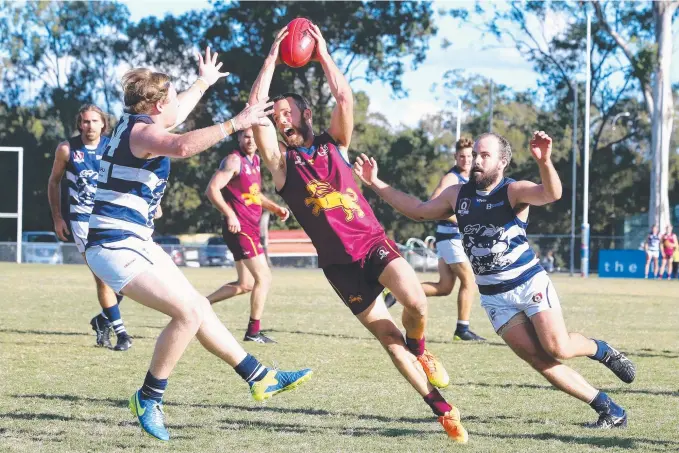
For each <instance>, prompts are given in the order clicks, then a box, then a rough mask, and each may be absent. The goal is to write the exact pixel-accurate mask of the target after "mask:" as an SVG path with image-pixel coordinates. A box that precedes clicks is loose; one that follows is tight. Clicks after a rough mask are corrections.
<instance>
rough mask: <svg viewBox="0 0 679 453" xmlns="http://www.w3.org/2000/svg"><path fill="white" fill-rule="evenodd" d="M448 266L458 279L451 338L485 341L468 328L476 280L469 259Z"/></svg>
mask: <svg viewBox="0 0 679 453" xmlns="http://www.w3.org/2000/svg"><path fill="white" fill-rule="evenodd" d="M449 268H450V270H451V272H452V273H453V275H455V277H456V278H457V279H459V280H460V289H459V290H458V292H457V326H456V328H455V334H454V335H453V338H454V339H455V340H463V341H485V340H486V339H485V338H483V337H481V336H479V335H477V334H475V333H474V332H472V331H471V330H470V329H469V319H470V318H471V314H472V303H474V294H475V293H476V281H475V279H474V271H473V270H472V266H471V264H469V261H463V262H461V263H453V264H450V265H449Z"/></svg>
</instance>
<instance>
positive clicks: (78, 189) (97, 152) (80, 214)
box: [66, 135, 109, 222]
mask: <svg viewBox="0 0 679 453" xmlns="http://www.w3.org/2000/svg"><path fill="white" fill-rule="evenodd" d="M108 142H109V138H108V137H101V139H100V140H99V145H97V147H96V148H94V149H90V148H87V147H86V146H85V144H84V143H83V140H82V137H81V136H80V135H78V136H77V137H71V138H69V139H68V147H69V156H68V163H67V164H66V185H67V186H68V201H69V203H68V204H69V207H68V220H70V221H73V222H87V221H88V220H90V214H91V213H92V208H93V207H94V194H95V193H96V191H97V175H98V174H99V160H100V159H101V155H102V154H103V152H104V150H105V149H106V145H107V144H108Z"/></svg>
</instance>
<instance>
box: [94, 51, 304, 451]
mask: <svg viewBox="0 0 679 453" xmlns="http://www.w3.org/2000/svg"><path fill="white" fill-rule="evenodd" d="M221 65H222V64H221V63H217V54H216V53H215V54H213V55H211V54H210V48H209V47H208V49H207V50H206V52H205V59H204V60H203V58H202V56H201V57H200V58H199V73H200V77H199V78H198V80H196V82H195V83H194V84H193V85H192V86H191V87H190V88H189V89H188V90H186V91H184V92H183V93H181V94H177V91H176V90H175V88H174V86H173V85H172V81H171V79H170V77H169V76H168V75H166V74H163V73H160V72H153V71H151V70H150V69H146V68H136V69H131V70H130V71H128V72H127V73H125V75H124V76H123V80H122V82H123V93H124V102H125V112H126V113H125V114H124V115H123V116H122V118H121V119H120V121H119V122H118V125H117V126H116V128H115V131H114V132H113V137H112V138H111V141H110V142H109V143H108V145H107V146H106V150H105V151H104V154H103V155H102V159H101V164H100V166H99V177H98V183H97V184H98V187H97V192H96V195H95V199H94V207H93V208H92V215H91V216H90V223H89V233H88V235H87V245H86V246H85V247H86V252H85V254H86V256H87V263H88V264H89V266H90V268H91V269H92V271H93V272H94V273H95V275H96V276H97V277H99V278H100V279H101V280H102V281H103V282H104V283H106V284H107V285H108V286H109V287H111V288H112V289H113V290H114V291H115V292H116V293H118V294H124V295H125V296H127V297H129V298H130V299H132V300H135V301H137V302H139V303H141V304H142V305H145V306H147V307H149V308H152V309H154V310H157V311H159V312H161V313H163V314H165V315H167V316H169V317H170V318H171V320H170V322H169V323H168V325H167V326H166V327H165V328H164V329H163V331H162V332H161V333H160V336H159V337H158V340H157V341H156V347H155V350H154V352H153V358H152V359H151V364H150V366H149V368H148V372H147V373H146V379H145V380H144V383H143V385H142V387H141V388H140V389H139V390H138V391H136V392H135V393H134V394H133V395H132V397H131V398H130V403H129V406H130V410H131V411H132V413H133V414H134V415H135V416H136V417H137V419H138V420H139V423H140V424H141V427H142V429H143V430H144V431H146V432H147V433H148V434H150V435H151V436H154V437H156V438H158V439H161V440H169V439H170V434H169V432H168V430H167V427H166V426H165V414H164V412H163V405H162V399H163V394H164V393H165V389H166V387H167V381H168V378H169V376H170V374H171V373H172V370H173V369H174V368H175V366H176V365H177V362H178V361H179V359H180V358H181V356H182V354H183V353H184V350H185V349H186V347H187V346H188V345H189V343H190V342H191V340H192V339H193V338H194V337H196V338H197V339H198V341H199V342H200V344H201V345H202V346H203V347H204V348H205V349H207V350H208V351H209V352H211V353H212V354H214V355H215V356H217V357H218V358H219V359H221V360H222V361H224V362H226V363H227V364H229V365H230V366H231V367H233V369H234V370H235V371H236V373H238V374H239V375H240V376H241V377H242V378H243V380H244V381H245V382H246V383H247V385H248V386H249V388H250V392H251V394H252V396H253V398H254V399H255V400H259V401H261V400H263V399H266V398H269V397H271V396H273V395H275V394H277V393H280V392H282V391H285V390H289V389H291V388H294V387H296V386H298V385H299V384H300V383H302V382H304V381H305V380H307V379H309V378H310V377H311V370H310V369H303V370H299V371H293V372H286V371H278V370H275V369H269V368H267V367H265V366H264V365H262V364H261V363H260V362H259V361H258V360H257V359H256V358H255V357H253V356H252V355H250V354H248V353H247V352H245V350H244V349H243V348H242V347H241V346H240V344H238V342H237V341H236V339H235V338H234V337H233V335H232V334H231V332H229V330H228V329H227V328H226V327H225V326H224V324H222V323H221V321H220V320H219V318H217V315H216V314H215V312H214V311H213V310H212V306H211V305H210V303H209V302H208V300H207V299H206V298H205V297H203V296H201V295H200V294H199V293H198V291H196V289H195V288H194V287H193V285H191V283H190V282H189V281H188V280H187V279H186V277H185V276H184V274H183V273H182V272H181V271H180V270H179V268H178V267H177V266H176V265H175V264H174V262H173V261H172V259H171V258H170V257H169V255H168V254H167V253H165V252H164V251H163V249H162V248H160V247H159V246H158V245H157V244H155V243H154V242H153V240H152V239H151V236H152V234H153V230H154V223H153V219H154V217H155V214H156V212H157V209H158V207H159V206H160V202H161V200H162V198H163V194H164V193H165V188H166V187H167V180H168V177H169V175H170V158H180V159H185V158H188V157H191V156H194V155H196V154H198V153H201V152H203V151H206V150H208V149H210V148H211V147H213V146H214V145H216V144H217V143H219V142H220V141H222V140H223V139H224V138H226V137H227V136H228V135H231V134H234V133H236V132H238V131H242V130H246V129H248V128H250V127H252V125H253V124H257V123H258V122H261V121H262V118H266V116H265V115H266V114H267V113H268V112H269V109H270V107H271V103H267V102H266V101H267V100H266V99H262V101H261V102H256V103H254V104H252V105H250V106H247V107H246V108H245V109H244V110H243V111H242V112H240V113H239V114H238V115H236V116H235V117H234V118H232V119H231V120H229V121H228V122H226V123H221V122H220V123H218V124H215V125H213V126H209V127H205V128H203V129H197V130H194V131H190V132H187V133H185V134H181V135H179V134H172V133H170V132H168V129H172V128H173V127H174V126H176V125H178V124H181V123H182V122H183V121H184V120H185V119H186V117H187V116H188V115H189V113H190V112H191V111H192V110H193V108H194V107H195V106H196V104H197V103H198V101H199V100H200V98H201V97H202V96H203V93H205V91H207V89H208V88H209V87H210V86H211V85H213V84H214V83H216V82H217V81H218V80H219V79H221V78H222V77H225V76H227V75H228V73H223V72H219V68H220V67H221ZM267 121H268V120H267ZM215 373H217V375H218V374H219V371H215Z"/></svg>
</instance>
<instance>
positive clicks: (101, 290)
mask: <svg viewBox="0 0 679 453" xmlns="http://www.w3.org/2000/svg"><path fill="white" fill-rule="evenodd" d="M82 255H83V258H84V259H85V264H87V258H86V257H85V254H84V253H83V254H82ZM90 272H92V270H91V269H90ZM92 277H94V283H95V285H96V286H97V300H98V301H99V306H100V307H101V310H102V311H101V313H100V314H98V315H97V316H95V317H94V318H92V319H91V320H90V326H92V330H94V332H95V333H96V334H97V346H102V347H105V348H108V349H113V350H115V351H127V350H128V349H130V347H131V346H132V338H131V337H130V336H129V335H128V333H127V330H126V329H125V324H124V323H123V319H122V316H121V314H120V308H119V307H118V304H119V302H120V300H121V299H122V296H120V297H118V296H116V293H115V292H114V291H113V290H112V289H111V288H110V287H109V286H108V285H107V284H106V283H104V282H103V281H101V279H99V277H97V276H96V275H94V272H92ZM111 329H113V330H114V332H115V334H116V337H117V342H116V345H115V347H114V346H113V345H112V344H111V339H110V334H111V332H110V331H111Z"/></svg>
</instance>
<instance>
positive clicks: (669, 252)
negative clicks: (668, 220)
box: [658, 225, 679, 280]
mask: <svg viewBox="0 0 679 453" xmlns="http://www.w3.org/2000/svg"><path fill="white" fill-rule="evenodd" d="M677 247H679V243H678V242H677V235H676V234H674V233H673V232H672V225H667V227H666V229H665V234H663V236H662V264H661V265H660V274H659V275H658V278H662V276H663V275H665V269H667V280H671V279H672V260H673V259H674V249H676V248H677Z"/></svg>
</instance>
